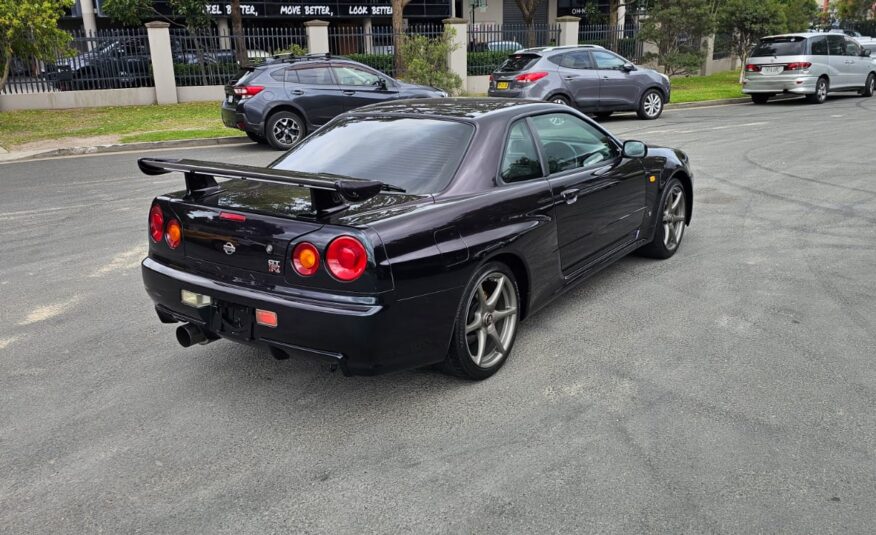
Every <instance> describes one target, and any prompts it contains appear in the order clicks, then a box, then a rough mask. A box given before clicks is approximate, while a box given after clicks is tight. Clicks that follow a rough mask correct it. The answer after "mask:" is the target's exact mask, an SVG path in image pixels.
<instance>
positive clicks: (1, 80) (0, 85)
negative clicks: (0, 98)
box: [0, 48, 12, 91]
mask: <svg viewBox="0 0 876 535" xmlns="http://www.w3.org/2000/svg"><path fill="white" fill-rule="evenodd" d="M3 57H4V59H3V74H2V75H0V91H3V89H4V88H5V87H6V82H7V81H9V67H10V66H11V64H12V48H7V49H6V50H4V51H3Z"/></svg>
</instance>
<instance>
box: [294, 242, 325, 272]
mask: <svg viewBox="0 0 876 535" xmlns="http://www.w3.org/2000/svg"><path fill="white" fill-rule="evenodd" d="M292 267H294V268H295V272H296V273H298V274H299V275H303V276H305V277H309V276H311V275H313V274H314V273H316V270H317V269H319V251H318V250H317V249H316V247H314V245H313V244H312V243H307V242H301V243H299V244H298V245H296V246H295V249H293V250H292Z"/></svg>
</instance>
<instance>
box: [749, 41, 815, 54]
mask: <svg viewBox="0 0 876 535" xmlns="http://www.w3.org/2000/svg"><path fill="white" fill-rule="evenodd" d="M805 53H806V38H805V37H771V38H769V39H761V40H760V43H758V44H757V46H756V47H754V51H753V52H752V53H751V57H753V58H758V57H764V56H802V55H803V54H805Z"/></svg>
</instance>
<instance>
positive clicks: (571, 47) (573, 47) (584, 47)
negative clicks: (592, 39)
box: [515, 45, 605, 54]
mask: <svg viewBox="0 0 876 535" xmlns="http://www.w3.org/2000/svg"><path fill="white" fill-rule="evenodd" d="M576 49H582V50H605V47H602V46H599V45H567V46H540V47H534V48H524V49H523V50H518V51H517V52H515V54H543V53H546V52H547V53H558V52H567V51H569V50H576Z"/></svg>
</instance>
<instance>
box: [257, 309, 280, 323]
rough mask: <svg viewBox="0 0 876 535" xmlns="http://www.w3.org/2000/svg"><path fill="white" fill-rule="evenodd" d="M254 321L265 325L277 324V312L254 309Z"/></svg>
mask: <svg viewBox="0 0 876 535" xmlns="http://www.w3.org/2000/svg"><path fill="white" fill-rule="evenodd" d="M256 323H258V324H259V325H264V326H265V327H276V326H277V313H276V312H271V311H270V310H262V309H260V308H257V309H256Z"/></svg>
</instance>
